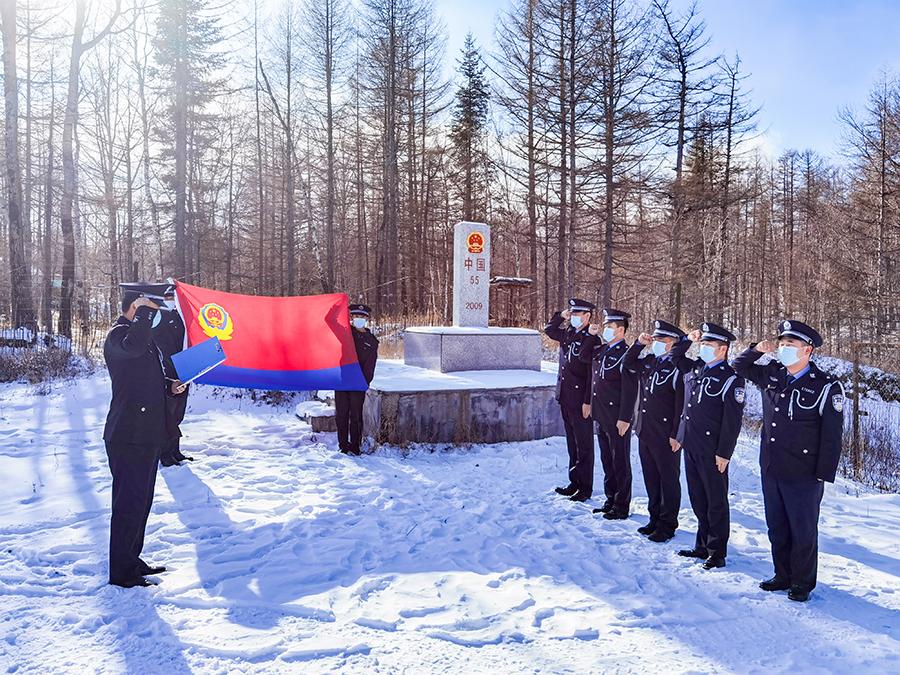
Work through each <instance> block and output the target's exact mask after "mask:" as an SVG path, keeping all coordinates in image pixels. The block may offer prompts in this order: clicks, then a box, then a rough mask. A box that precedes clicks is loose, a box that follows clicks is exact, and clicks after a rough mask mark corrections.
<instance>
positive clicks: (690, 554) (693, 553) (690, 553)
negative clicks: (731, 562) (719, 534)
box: [678, 548, 709, 560]
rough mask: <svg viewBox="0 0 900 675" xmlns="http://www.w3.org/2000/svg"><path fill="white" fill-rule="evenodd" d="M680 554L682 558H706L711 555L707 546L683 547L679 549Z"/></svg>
mask: <svg viewBox="0 0 900 675" xmlns="http://www.w3.org/2000/svg"><path fill="white" fill-rule="evenodd" d="M678 555H680V556H681V557H682V558H703V559H704V560H706V558H708V557H709V554H708V553H707V552H706V549H705V548H683V549H681V550H680V551H678Z"/></svg>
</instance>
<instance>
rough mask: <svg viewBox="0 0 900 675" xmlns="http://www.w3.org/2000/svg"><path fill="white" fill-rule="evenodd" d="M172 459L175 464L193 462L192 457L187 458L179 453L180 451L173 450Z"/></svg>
mask: <svg viewBox="0 0 900 675" xmlns="http://www.w3.org/2000/svg"><path fill="white" fill-rule="evenodd" d="M172 457H174V458H175V461H177V462H193V461H194V458H193V457H188V456H187V455H183V454H182V453H181V450H173V451H172Z"/></svg>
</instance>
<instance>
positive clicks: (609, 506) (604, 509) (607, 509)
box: [594, 499, 613, 513]
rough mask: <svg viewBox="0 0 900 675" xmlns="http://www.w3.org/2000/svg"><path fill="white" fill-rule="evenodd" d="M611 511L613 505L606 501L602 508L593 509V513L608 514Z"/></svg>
mask: <svg viewBox="0 0 900 675" xmlns="http://www.w3.org/2000/svg"><path fill="white" fill-rule="evenodd" d="M612 510H613V503H612V502H611V501H609V500H608V499H607V500H606V501H605V502H603V506H601V507H600V508H599V509H594V513H609V512H610V511H612Z"/></svg>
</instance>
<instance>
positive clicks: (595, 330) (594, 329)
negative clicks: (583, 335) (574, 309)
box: [588, 323, 600, 335]
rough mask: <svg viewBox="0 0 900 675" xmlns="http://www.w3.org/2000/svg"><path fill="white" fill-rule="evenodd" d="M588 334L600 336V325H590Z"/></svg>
mask: <svg viewBox="0 0 900 675" xmlns="http://www.w3.org/2000/svg"><path fill="white" fill-rule="evenodd" d="M588 333H590V334H591V335H600V324H596V323H592V324H591V325H590V326H588Z"/></svg>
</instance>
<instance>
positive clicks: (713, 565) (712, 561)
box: [703, 558, 725, 570]
mask: <svg viewBox="0 0 900 675" xmlns="http://www.w3.org/2000/svg"><path fill="white" fill-rule="evenodd" d="M720 567H725V558H707V559H706V562H705V563H703V569H705V570H715V569H718V568H720Z"/></svg>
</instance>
